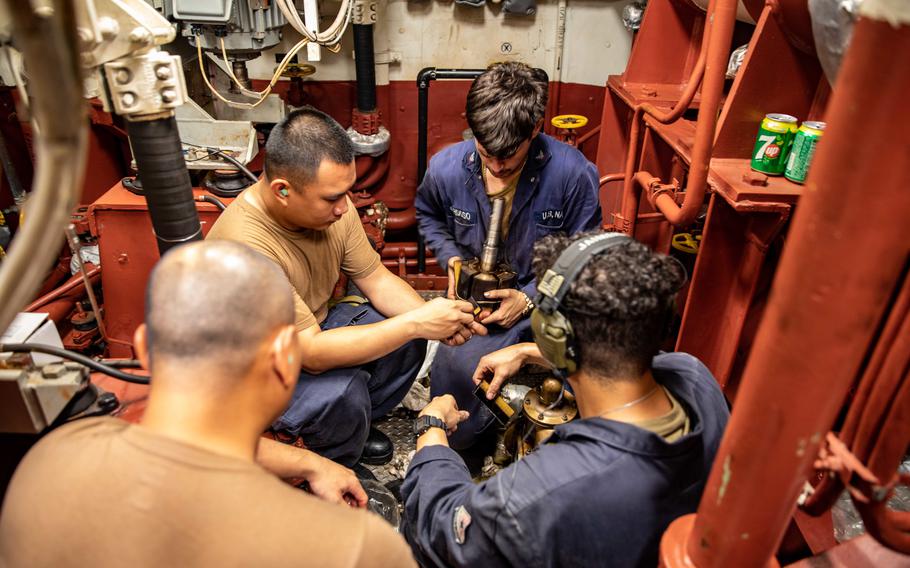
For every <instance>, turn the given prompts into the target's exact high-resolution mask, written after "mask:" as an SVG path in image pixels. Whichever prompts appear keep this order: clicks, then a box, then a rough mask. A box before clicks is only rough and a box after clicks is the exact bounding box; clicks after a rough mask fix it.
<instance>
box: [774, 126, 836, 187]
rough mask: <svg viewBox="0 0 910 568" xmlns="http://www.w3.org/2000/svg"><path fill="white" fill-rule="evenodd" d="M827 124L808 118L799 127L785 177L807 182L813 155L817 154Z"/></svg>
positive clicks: (797, 181)
mask: <svg viewBox="0 0 910 568" xmlns="http://www.w3.org/2000/svg"><path fill="white" fill-rule="evenodd" d="M825 126H826V125H825V123H824V122H817V121H811V120H807V121H806V122H804V123H803V124H802V126H800V127H799V130H798V131H797V132H796V138H794V140H793V147H792V148H791V150H790V157H789V158H788V159H787V169H786V170H785V171H784V177H785V178H787V179H788V180H790V181H793V182H796V183H805V182H806V176H807V175H808V174H809V166H810V165H811V164H812V157H813V156H814V155H815V148H816V147H817V146H818V141H819V140H821V137H822V134H824V132H825Z"/></svg>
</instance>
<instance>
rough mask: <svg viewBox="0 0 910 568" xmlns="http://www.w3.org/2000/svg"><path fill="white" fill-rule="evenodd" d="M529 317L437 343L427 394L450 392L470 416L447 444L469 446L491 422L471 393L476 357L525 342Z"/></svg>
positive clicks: (528, 337)
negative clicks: (459, 340) (461, 340)
mask: <svg viewBox="0 0 910 568" xmlns="http://www.w3.org/2000/svg"><path fill="white" fill-rule="evenodd" d="M530 337H531V320H530V319H529V318H523V319H522V320H520V321H519V322H518V323H517V324H515V325H514V326H512V327H511V328H510V329H504V330H503V329H500V330H498V331H491V332H490V334H489V335H487V336H481V335H475V336H474V337H472V338H471V339H470V340H469V341H468V342H467V343H465V344H464V345H459V346H458V347H449V346H447V345H440V346H439V350H438V351H436V358H435V359H433V365H432V366H431V367H430V396H440V395H444V394H451V395H452V396H454V397H455V402H457V403H458V408H460V409H462V410H467V411H468V412H470V413H471V416H470V417H469V418H468V419H467V420H465V421H464V422H462V423H461V424H459V425H458V430H457V431H456V432H455V433H454V434H453V435H452V436H450V437H449V445H450V446H451V447H453V448H455V449H457V450H460V449H464V448H467V447H469V446H470V445H471V444H473V443H474V441H475V440H476V438H477V437H478V436H479V435H480V434H481V433H482V432H483V431H484V430H486V429H487V428H488V427H489V426H490V424H491V423H492V422H493V420H494V418H493V413H491V412H490V411H489V410H487V407H485V406H484V405H483V403H482V402H480V400H478V399H477V397H475V396H474V394H473V392H474V382H473V381H472V380H471V378H472V377H473V376H474V370H475V369H476V368H477V363H478V362H479V361H480V358H481V357H483V356H484V355H486V354H487V353H492V352H493V351H496V350H497V349H502V348H503V347H508V346H509V345H514V344H515V343H519V342H521V341H529V340H530Z"/></svg>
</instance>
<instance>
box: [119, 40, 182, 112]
mask: <svg viewBox="0 0 910 568" xmlns="http://www.w3.org/2000/svg"><path fill="white" fill-rule="evenodd" d="M103 69H104V76H105V78H106V79H107V85H108V89H109V90H110V99H111V100H110V102H111V103H113V106H114V112H116V113H117V114H119V115H123V116H137V115H143V114H155V113H158V112H162V111H169V110H173V109H175V108H177V107H179V106H180V105H182V104H183V103H185V102H186V100H187V99H188V98H189V97H188V95H187V89H186V80H185V78H184V76H183V68H182V67H181V64H180V56H178V55H171V54H169V53H167V52H164V51H160V50H157V49H156V50H155V51H152V52H149V53H145V54H142V55H134V56H132V57H125V58H122V59H118V60H117V61H113V62H111V63H105V64H104V67H103Z"/></svg>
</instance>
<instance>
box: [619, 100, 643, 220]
mask: <svg viewBox="0 0 910 568" xmlns="http://www.w3.org/2000/svg"><path fill="white" fill-rule="evenodd" d="M641 113H642V110H641V108H640V107H635V110H634V111H633V112H632V126H631V127H630V128H629V148H628V149H627V150H626V169H625V176H624V178H623V183H622V201H621V202H620V207H619V210H620V216H621V220H620V221H621V222H620V226H619V227H617V228H618V229H620V230H621V231H622V232H623V233H625V234H627V235H629V236H630V237H631V236H633V235H634V234H635V218H636V217H637V216H638V200H639V195H638V193H637V192H636V191H635V183H634V182H633V178H634V177H635V170H636V161H637V157H638V136H639V135H640V133H641Z"/></svg>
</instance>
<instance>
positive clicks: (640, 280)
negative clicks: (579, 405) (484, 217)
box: [532, 231, 685, 378]
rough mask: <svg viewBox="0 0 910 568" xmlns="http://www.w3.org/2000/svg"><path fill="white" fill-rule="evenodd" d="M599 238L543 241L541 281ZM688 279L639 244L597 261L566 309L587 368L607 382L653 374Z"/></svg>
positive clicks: (537, 267) (537, 268)
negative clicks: (562, 259) (577, 247)
mask: <svg viewBox="0 0 910 568" xmlns="http://www.w3.org/2000/svg"><path fill="white" fill-rule="evenodd" d="M596 234H598V231H593V232H589V233H583V234H578V235H575V236H573V237H567V236H565V235H561V234H556V235H548V236H546V237H544V238H542V239H540V240H539V241H537V243H535V244H534V258H533V261H532V262H533V268H534V272H535V273H536V274H537V277H538V279H540V278H542V277H543V275H544V273H545V272H546V271H547V269H549V268H550V267H551V266H553V264H554V263H555V262H556V259H558V258H559V254H560V253H561V252H562V251H564V250H566V249H567V248H568V247H569V246H570V245H571V244H572V243H574V242H575V241H577V240H579V239H582V238H585V237H590V236H591V235H596ZM684 281H685V271H684V269H683V268H682V266H681V265H680V264H679V263H678V262H675V261H674V260H673V259H671V258H669V257H667V256H666V255H662V254H657V253H655V252H654V251H652V250H651V249H649V248H648V247H647V246H645V245H643V244H641V243H639V242H637V241H629V242H627V243H623V244H620V245H617V246H614V247H612V248H610V249H608V250H606V251H603V252H601V253H599V254H596V255H595V256H594V257H593V258H591V259H590V260H589V261H588V263H587V264H586V265H585V267H584V268H583V269H582V271H581V273H580V274H579V275H578V278H577V279H576V280H575V282H574V283H573V284H572V287H571V288H570V289H569V292H568V294H566V296H565V298H564V299H563V302H562V306H561V310H560V311H561V312H562V313H563V314H564V315H565V316H566V318H568V320H569V322H570V323H571V324H572V330H573V331H574V334H575V338H576V342H577V344H578V350H579V357H580V360H581V368H583V369H584V370H585V372H587V373H590V374H593V375H595V376H598V377H603V378H619V377H639V376H641V374H642V373H644V372H645V371H647V370H648V369H649V368H650V366H651V359H652V358H653V357H654V355H656V354H657V352H658V350H659V348H660V344H661V343H662V341H663V339H664V336H665V332H666V329H667V327H668V326H669V323H670V321H671V320H670V318H672V317H673V314H674V312H675V304H674V299H675V296H676V292H677V291H679V289H680V287H681V286H682V285H683V283H684Z"/></svg>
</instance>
